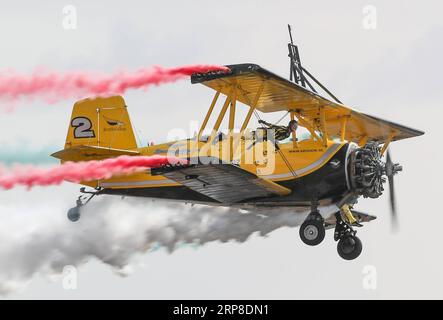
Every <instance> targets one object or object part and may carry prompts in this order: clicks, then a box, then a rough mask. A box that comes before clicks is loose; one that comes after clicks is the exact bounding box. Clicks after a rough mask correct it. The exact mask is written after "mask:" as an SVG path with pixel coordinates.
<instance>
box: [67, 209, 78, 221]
mask: <svg viewBox="0 0 443 320" xmlns="http://www.w3.org/2000/svg"><path fill="white" fill-rule="evenodd" d="M68 219H69V221H72V222H76V221H78V220H79V219H80V207H79V206H76V207H74V208H71V209H69V210H68Z"/></svg>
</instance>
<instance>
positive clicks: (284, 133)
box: [258, 120, 298, 141]
mask: <svg viewBox="0 0 443 320" xmlns="http://www.w3.org/2000/svg"><path fill="white" fill-rule="evenodd" d="M258 123H260V124H263V125H265V126H267V129H271V130H274V138H275V140H276V141H281V140H284V139H286V138H288V137H289V136H290V135H291V133H293V132H295V131H296V130H297V127H298V123H297V121H296V120H291V121H289V123H288V126H278V125H275V124H272V123H269V122H266V121H264V120H259V121H258Z"/></svg>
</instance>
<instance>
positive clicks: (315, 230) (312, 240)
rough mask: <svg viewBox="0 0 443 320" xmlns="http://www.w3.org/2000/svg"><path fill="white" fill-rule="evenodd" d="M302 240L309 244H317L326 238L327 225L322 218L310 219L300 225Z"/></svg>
mask: <svg viewBox="0 0 443 320" xmlns="http://www.w3.org/2000/svg"><path fill="white" fill-rule="evenodd" d="M300 238H301V241H303V242H304V243H306V244H307V245H308V246H316V245H318V244H320V242H322V241H323V239H324V238H325V227H324V225H323V221H322V220H317V219H310V220H306V221H305V222H303V224H302V225H301V227H300Z"/></svg>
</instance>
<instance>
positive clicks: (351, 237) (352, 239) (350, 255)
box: [334, 212, 363, 260]
mask: <svg viewBox="0 0 443 320" xmlns="http://www.w3.org/2000/svg"><path fill="white" fill-rule="evenodd" d="M335 217H336V220H337V223H336V225H335V231H334V240H335V241H338V243H337V252H338V254H339V255H340V257H342V258H343V259H345V260H354V259H355V258H357V257H358V256H359V255H360V254H361V252H362V250H363V246H362V243H361V241H360V239H359V238H358V237H357V236H356V235H355V234H356V233H357V231H355V230H354V229H353V228H352V226H351V225H350V224H349V223H347V222H346V221H345V220H344V219H343V218H342V216H341V213H340V212H337V213H336V214H335Z"/></svg>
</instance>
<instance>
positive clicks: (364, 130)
mask: <svg viewBox="0 0 443 320" xmlns="http://www.w3.org/2000/svg"><path fill="white" fill-rule="evenodd" d="M227 67H229V68H230V69H231V72H229V73H220V72H209V73H204V74H194V75H192V77H191V82H192V83H203V84H204V85H206V86H208V87H210V88H212V89H214V90H216V91H220V92H221V93H223V94H225V95H228V94H229V93H230V91H231V89H232V87H233V85H235V87H236V88H237V93H236V95H235V96H236V99H237V100H238V101H240V102H242V103H244V104H246V105H249V106H252V105H254V104H255V108H256V109H257V110H259V111H262V112H274V111H284V110H288V111H296V112H298V113H299V114H301V115H302V116H303V117H305V118H306V119H309V120H311V121H314V120H315V119H318V118H319V110H320V109H321V108H323V109H324V111H325V120H326V130H327V133H328V134H329V135H330V136H340V130H341V124H342V119H343V118H346V135H345V139H346V140H348V141H354V142H359V141H360V140H362V139H367V140H376V141H379V142H386V141H387V140H389V139H391V138H392V140H393V141H394V140H400V139H405V138H410V137H414V136H419V135H422V134H423V133H424V132H422V131H420V130H415V129H412V128H408V127H406V126H403V125H400V124H396V123H393V122H390V121H386V120H383V119H379V118H376V117H373V116H370V115H368V114H365V113H363V112H359V111H357V110H355V109H352V108H349V107H347V106H345V105H342V104H339V103H336V102H333V101H330V100H328V99H326V98H324V97H322V96H321V95H319V94H317V93H314V92H312V91H309V90H307V89H306V88H303V87H301V86H299V85H297V84H295V83H293V82H291V81H288V80H286V79H284V78H282V77H280V76H278V75H276V74H274V73H272V72H270V71H268V70H266V69H263V68H261V67H260V66H258V65H255V64H238V65H229V66H227Z"/></svg>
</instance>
